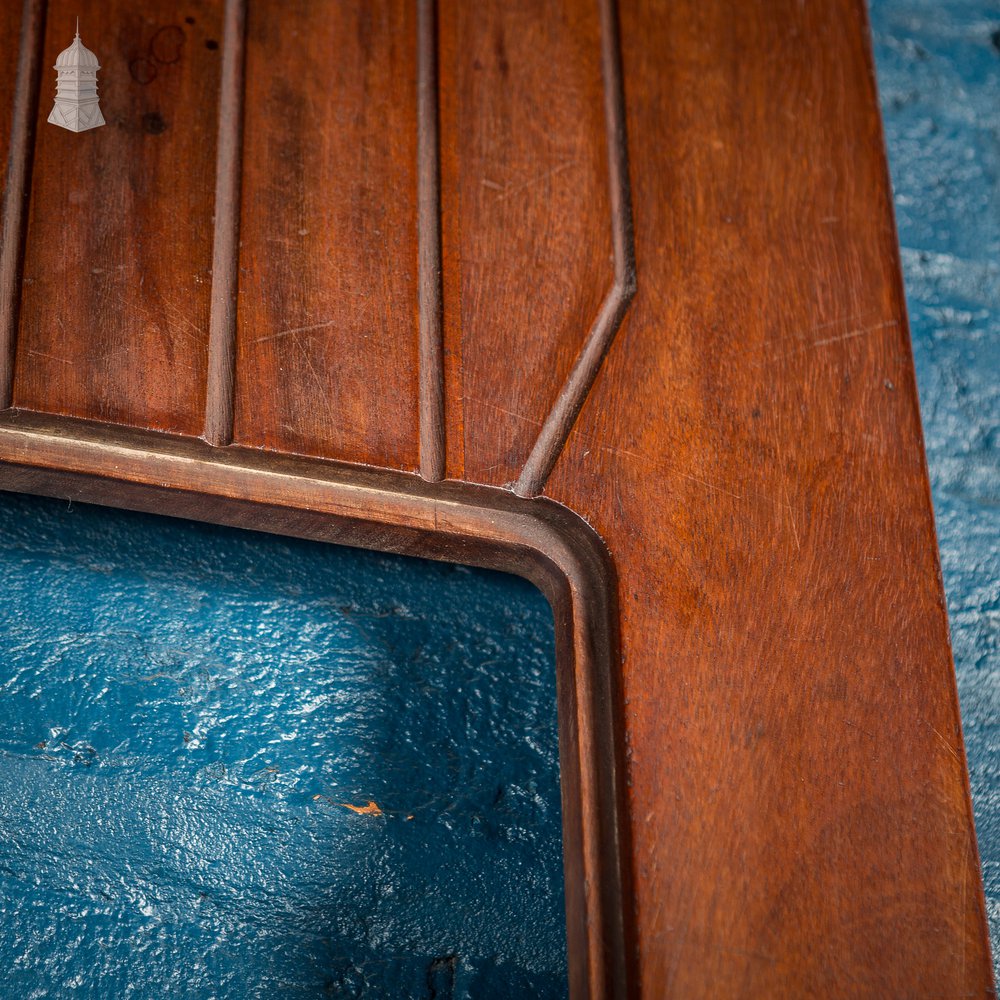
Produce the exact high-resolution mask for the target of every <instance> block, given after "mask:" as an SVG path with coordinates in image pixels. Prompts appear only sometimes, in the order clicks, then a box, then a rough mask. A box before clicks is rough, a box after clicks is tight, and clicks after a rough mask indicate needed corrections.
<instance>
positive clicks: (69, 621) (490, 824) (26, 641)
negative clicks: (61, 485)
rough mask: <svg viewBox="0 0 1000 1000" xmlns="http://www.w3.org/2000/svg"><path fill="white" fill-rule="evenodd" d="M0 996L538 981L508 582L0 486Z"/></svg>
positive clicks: (370, 989)
mask: <svg viewBox="0 0 1000 1000" xmlns="http://www.w3.org/2000/svg"><path fill="white" fill-rule="evenodd" d="M0 566H2V567H3V580H4V595H3V600H2V601H0V635H2V636H3V654H2V656H3V659H2V670H0V694H2V697H0V761H2V767H0V830H2V831H3V834H2V836H0V926H2V927H3V933H2V934H0V997H2V998H4V1000H15V998H16V1000H29V998H36V997H37V998H42V997H46V998H70V997H73V998H77V997H88V998H95V1000H120V998H146V997H149V998H163V997H184V998H198V1000H209V998H213V997H219V998H232V1000H244V998H258V997H259V998H268V1000H272V998H275V997H281V998H313V997H324V996H337V997H362V996H363V997H366V998H375V997H387V998H394V1000H405V998H410V997H412V998H429V997H437V998H438V1000H445V998H452V997H454V998H462V997H477V998H480V997H491V998H511V1000H514V998H518V1000H520V998H523V997H543V998H544V997H563V996H565V994H566V968H565V966H566V957H565V924H564V919H563V912H562V911H563V888H562V854H561V836H560V807H559V779H558V759H557V737H556V732H557V730H556V713H555V675H554V666H553V664H554V653H553V622H552V614H551V611H550V609H549V607H548V604H547V603H546V602H545V600H544V599H543V598H542V596H541V595H540V594H539V593H538V591H536V590H535V589H534V588H532V587H531V586H529V585H528V584H526V583H524V582H523V581H520V580H517V579H515V578H513V577H507V576H502V575H499V574H493V573H487V572H482V571H475V570H469V569H464V568H460V567H453V566H447V565H438V564H432V563H426V562H420V561H417V560H409V559H403V558H396V557H387V556H380V555H377V554H374V553H364V552H357V551H352V550H349V549H342V548H336V547H333V546H328V545H320V544H308V543H305V542H298V541H295V540H286V539H279V538H274V537H271V536H267V535H258V534H253V533H250V532H240V531H234V530H229V529H224V528H216V527H212V526H207V525H197V524H191V523H188V522H181V521H172V520H169V519H167V518H156V517H150V516H146V515H139V514H130V513H125V512H115V511H105V510H101V509H98V508H94V507H81V506H79V505H76V506H73V507H72V509H71V508H70V507H69V506H68V505H67V504H66V503H62V502H57V501H50V500H40V499H36V498H28V497H16V496H11V495H9V494H0Z"/></svg>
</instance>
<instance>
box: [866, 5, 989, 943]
mask: <svg viewBox="0 0 1000 1000" xmlns="http://www.w3.org/2000/svg"><path fill="white" fill-rule="evenodd" d="M871 16H872V32H873V37H874V42H875V56H876V62H877V67H878V77H879V85H880V88H881V97H882V111H883V116H884V120H885V129H886V138H887V143H888V148H889V161H890V167H891V170H892V178H893V184H894V189H895V201H896V216H897V222H898V225H899V239H900V244H901V247H902V254H903V272H904V277H905V280H906V290H907V300H908V304H909V311H910V321H911V325H912V331H913V349H914V355H915V358H916V365H917V380H918V382H919V385H920V397H921V405H922V410H923V419H924V431H925V435H926V441H927V457H928V460H929V463H930V472H931V485H932V488H933V493H934V506H935V510H936V513H937V527H938V537H939V542H940V547H941V561H942V566H943V570H944V581H945V590H946V592H947V595H948V612H949V615H950V619H951V629H952V644H953V648H954V651H955V665H956V668H957V671H958V686H959V695H960V698H961V706H962V719H963V726H964V730H965V740H966V748H967V750H968V755H969V770H970V773H971V778H972V797H973V804H974V806H975V811H976V825H977V830H978V834H979V849H980V852H981V855H982V862H983V874H984V878H985V884H986V899H987V909H988V911H989V916H990V922H991V929H992V936H993V942H994V944H993V950H994V955H995V956H998V957H1000V655H998V654H1000V4H997V3H996V2H991V3H989V2H984V0H873V2H872V6H871Z"/></svg>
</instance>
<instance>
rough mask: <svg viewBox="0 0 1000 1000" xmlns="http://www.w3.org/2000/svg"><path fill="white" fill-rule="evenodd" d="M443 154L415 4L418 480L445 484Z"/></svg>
mask: <svg viewBox="0 0 1000 1000" xmlns="http://www.w3.org/2000/svg"><path fill="white" fill-rule="evenodd" d="M440 160H441V149H440V141H439V122H438V74H437V4H436V0H419V2H418V4H417V178H418V180H417V242H418V248H419V249H418V258H419V280H418V285H419V292H418V296H419V314H420V321H419V322H420V475H421V476H422V477H423V478H424V479H426V480H428V481H430V482H438V481H440V480H442V479H444V473H445V422H444V341H443V332H442V324H441V310H442V293H441V162H440Z"/></svg>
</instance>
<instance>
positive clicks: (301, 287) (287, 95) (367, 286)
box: [235, 0, 419, 469]
mask: <svg viewBox="0 0 1000 1000" xmlns="http://www.w3.org/2000/svg"><path fill="white" fill-rule="evenodd" d="M247 31H248V36H247V67H246V74H247V78H246V87H247V91H246V127H245V136H244V147H245V161H244V179H243V220H242V253H241V263H240V267H241V274H240V305H239V333H238V338H237V340H238V344H237V388H236V397H237V398H236V435H235V440H236V441H238V442H240V443H243V444H248V445H253V446H257V447H265V448H270V449H274V450H279V451H292V452H298V453H301V454H308V455H327V456H332V457H336V458H341V459H344V460H347V461H355V462H367V463H370V464H373V465H387V466H391V467H394V468H403V469H416V468H417V465H418V463H419V454H418V431H417V373H418V364H417V354H418V351H417V340H418V334H417V242H416V236H417V232H416V212H415V204H416V194H417V179H416V178H417V175H416V138H417V136H416V19H415V7H414V5H413V4H411V3H407V2H404V0H395V2H388V3H379V4H373V3H368V2H364V0H357V2H352V3H343V4H340V3H337V4H316V3H313V2H309V0H298V2H294V3H286V4H280V5H279V4H253V5H251V7H250V11H249V20H248V25H247ZM291 67H294V70H293V69H291ZM372 365H374V368H373V367H371V366H372Z"/></svg>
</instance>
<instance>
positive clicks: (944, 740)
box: [924, 720, 962, 766]
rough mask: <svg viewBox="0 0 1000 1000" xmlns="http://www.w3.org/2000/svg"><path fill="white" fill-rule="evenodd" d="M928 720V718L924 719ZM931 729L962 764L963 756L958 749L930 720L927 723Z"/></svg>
mask: <svg viewBox="0 0 1000 1000" xmlns="http://www.w3.org/2000/svg"><path fill="white" fill-rule="evenodd" d="M924 721H925V722H926V720H924ZM927 725H928V726H929V727H930V729H931V730H932V731H933V733H934V735H935V736H936V737H937V738H938V739H939V740H940V741H941V745H942V746H943V747H944V748H945V749H946V750H947V751H948V753H950V754H951V756H952V757H953V758H954V759H955V761H956V762H957V763H958V764H959V765H960V766H961V764H962V758H961V757H959V755H958V751H957V750H956V749H955V748H954V747H953V746H952V745H951V744H950V743H949V742H948V741H947V740H946V739H945V738H944V737H943V736H942V735H941V733H940V732H939V731H938V729H937V728H936V727H935V726H934V725H932V724H931V723H930V722H928V723H927Z"/></svg>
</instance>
